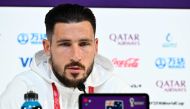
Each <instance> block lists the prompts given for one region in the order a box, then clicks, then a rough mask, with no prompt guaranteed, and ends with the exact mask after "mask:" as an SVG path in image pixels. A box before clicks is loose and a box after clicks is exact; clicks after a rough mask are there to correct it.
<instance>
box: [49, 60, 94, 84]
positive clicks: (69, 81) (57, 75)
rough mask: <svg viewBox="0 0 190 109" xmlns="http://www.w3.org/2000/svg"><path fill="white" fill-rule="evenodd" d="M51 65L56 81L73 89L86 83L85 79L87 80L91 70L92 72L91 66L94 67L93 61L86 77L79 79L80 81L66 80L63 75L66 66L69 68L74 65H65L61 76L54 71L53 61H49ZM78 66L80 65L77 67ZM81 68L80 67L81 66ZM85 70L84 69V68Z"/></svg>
mask: <svg viewBox="0 0 190 109" xmlns="http://www.w3.org/2000/svg"><path fill="white" fill-rule="evenodd" d="M51 64H52V70H53V73H54V75H55V76H56V77H57V79H58V80H59V81H60V82H61V83H62V84H63V85H65V86H66V87H74V88H76V87H77V86H78V85H79V84H80V83H84V82H85V81H86V79H87V78H88V76H89V75H90V74H91V72H92V70H93V65H94V61H93V62H92V64H91V65H90V67H89V68H88V69H87V71H86V73H85V74H86V76H85V77H83V78H81V79H77V80H76V79H75V80H74V79H72V80H70V79H68V78H67V77H66V76H65V75H64V74H65V69H66V66H69V65H73V64H75V63H71V64H69V65H66V66H65V68H64V72H63V73H62V75H60V74H59V73H58V72H57V69H56V66H55V64H54V63H53V60H52V59H51ZM79 66H80V65H79ZM81 67H82V66H81ZM84 69H85V68H84Z"/></svg>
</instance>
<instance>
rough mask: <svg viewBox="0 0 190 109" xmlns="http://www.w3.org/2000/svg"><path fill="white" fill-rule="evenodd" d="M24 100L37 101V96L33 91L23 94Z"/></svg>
mask: <svg viewBox="0 0 190 109" xmlns="http://www.w3.org/2000/svg"><path fill="white" fill-rule="evenodd" d="M24 99H25V100H28V99H34V100H37V99H38V94H37V93H35V92H34V91H29V92H27V93H25V94H24Z"/></svg>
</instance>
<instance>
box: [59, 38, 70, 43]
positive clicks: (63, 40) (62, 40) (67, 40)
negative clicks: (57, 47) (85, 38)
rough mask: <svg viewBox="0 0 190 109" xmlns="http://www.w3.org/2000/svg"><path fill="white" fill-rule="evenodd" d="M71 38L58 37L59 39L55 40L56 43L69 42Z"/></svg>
mask: <svg viewBox="0 0 190 109" xmlns="http://www.w3.org/2000/svg"><path fill="white" fill-rule="evenodd" d="M70 41H71V40H69V39H60V40H57V41H56V42H57V43H61V42H70Z"/></svg>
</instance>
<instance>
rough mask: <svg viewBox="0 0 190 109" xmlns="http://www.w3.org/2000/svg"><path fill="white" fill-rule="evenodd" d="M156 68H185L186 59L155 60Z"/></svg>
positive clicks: (159, 58) (160, 58) (162, 58)
mask: <svg viewBox="0 0 190 109" xmlns="http://www.w3.org/2000/svg"><path fill="white" fill-rule="evenodd" d="M155 66H156V67H157V68H159V69H164V68H177V69H181V68H185V59H184V58H183V57H166V58H165V57H158V58H157V59H156V60H155Z"/></svg>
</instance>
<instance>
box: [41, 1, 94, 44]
mask: <svg viewBox="0 0 190 109" xmlns="http://www.w3.org/2000/svg"><path fill="white" fill-rule="evenodd" d="M81 21H89V22H90V24H91V25H92V28H93V30H94V34H95V32H96V18H95V16H94V14H93V13H92V11H91V10H90V9H89V8H87V7H84V6H81V5H77V4H60V5H58V6H56V7H54V8H52V9H51V10H50V11H49V12H48V13H47V14H46V17H45V25H46V34H47V38H48V40H50V41H51V39H52V34H53V30H54V26H55V24H56V23H58V22H63V23H73V22H81Z"/></svg>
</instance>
